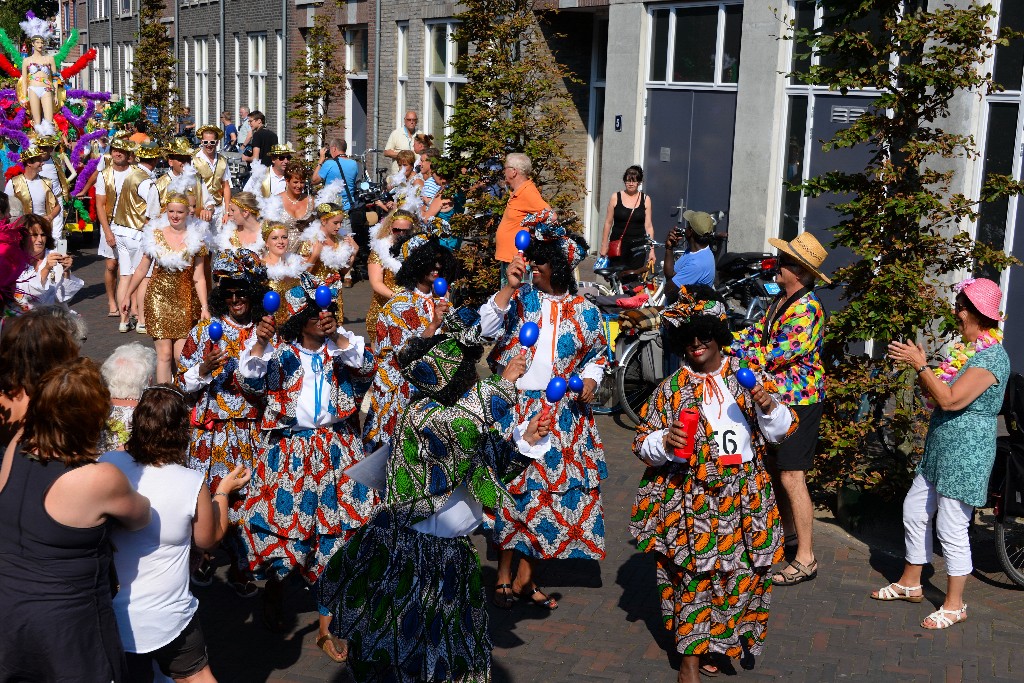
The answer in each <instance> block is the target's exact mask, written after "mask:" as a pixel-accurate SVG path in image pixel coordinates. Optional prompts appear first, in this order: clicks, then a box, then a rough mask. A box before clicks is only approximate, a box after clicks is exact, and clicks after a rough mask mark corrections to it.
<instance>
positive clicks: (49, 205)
mask: <svg viewBox="0 0 1024 683" xmlns="http://www.w3.org/2000/svg"><path fill="white" fill-rule="evenodd" d="M43 156H44V154H43V151H42V150H41V149H39V148H38V147H35V146H32V147H29V148H28V149H25V150H22V152H21V165H22V167H23V170H22V172H21V173H19V174H18V175H16V176H12V177H11V179H10V180H8V181H7V186H6V187H5V188H4V192H5V193H6V194H7V196H8V197H10V198H11V208H10V211H11V216H12V217H16V216H23V215H25V214H27V213H34V214H36V215H39V216H44V217H45V218H46V220H48V221H53V219H55V218H56V217H57V216H58V215H59V214H60V212H61V211H62V207H61V204H60V202H59V201H57V193H56V191H55V190H54V187H53V183H52V182H51V181H50V180H49V179H48V178H44V177H42V175H40V171H41V170H42V168H43Z"/></svg>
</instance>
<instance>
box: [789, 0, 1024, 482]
mask: <svg viewBox="0 0 1024 683" xmlns="http://www.w3.org/2000/svg"><path fill="white" fill-rule="evenodd" d="M817 4H818V5H819V6H823V7H824V20H823V22H822V26H821V27H820V28H817V29H813V28H799V29H798V28H796V27H795V25H794V24H793V23H792V22H790V23H789V30H788V32H787V33H788V35H787V36H786V37H787V38H789V39H792V40H795V41H796V43H797V45H796V47H795V49H796V50H797V52H798V53H799V52H804V53H808V54H809V53H812V52H813V53H817V54H818V55H820V57H821V59H820V64H819V65H816V66H812V67H810V68H809V70H808V71H807V72H806V73H800V74H791V75H792V76H796V77H799V78H800V79H801V80H803V81H804V82H806V83H808V84H811V85H817V86H827V87H828V88H829V89H831V90H834V91H839V92H840V93H842V94H846V93H847V92H850V91H855V90H863V89H874V90H877V91H878V93H879V94H878V96H877V97H876V98H875V99H874V102H873V106H871V107H870V108H869V110H868V112H867V113H866V114H865V115H863V116H861V117H860V118H858V119H857V120H856V121H855V122H854V123H852V124H851V125H850V126H849V127H847V128H845V129H842V130H840V131H838V132H837V133H836V134H835V135H834V136H833V138H832V139H831V140H828V141H825V142H824V143H823V147H824V149H825V150H830V149H836V148H851V147H860V148H863V149H866V150H869V152H870V158H869V161H868V162H867V164H866V166H865V167H864V169H863V170H862V171H859V172H856V173H842V172H829V173H825V174H823V175H821V176H818V177H815V178H811V179H809V180H807V181H805V182H804V183H803V184H802V185H800V186H799V189H800V190H802V191H803V192H804V193H806V194H807V195H809V196H811V197H819V196H822V195H830V196H832V197H838V198H839V199H836V200H835V202H834V203H833V204H832V205H831V206H832V208H834V209H835V210H836V212H837V213H838V214H839V215H840V217H841V220H840V221H839V222H838V224H837V225H835V226H833V227H832V235H833V242H832V246H833V247H837V246H843V247H847V248H849V249H850V250H851V251H852V252H853V253H854V255H855V257H856V260H855V262H854V263H852V264H851V265H849V266H846V267H843V268H841V269H839V270H838V271H837V272H836V274H835V276H834V278H835V280H836V281H837V282H841V283H843V284H844V285H845V288H844V290H843V299H844V307H843V308H842V309H841V310H838V311H836V312H834V313H833V314H832V316H831V318H830V320H829V325H828V327H827V331H826V335H825V347H824V359H825V363H826V371H827V373H828V380H829V381H828V395H829V398H828V401H827V403H826V408H825V416H824V418H823V422H822V428H821V439H820V444H819V456H820V457H819V463H821V464H820V466H819V468H818V471H817V474H816V482H817V484H818V485H819V486H821V487H823V488H825V489H826V490H833V491H834V490H835V489H836V488H838V487H840V486H842V485H844V484H851V483H852V484H854V485H858V486H860V487H863V488H864V489H874V490H875V491H876V492H878V493H880V494H881V495H883V497H891V496H893V495H897V494H899V493H902V492H903V491H905V490H906V488H907V486H908V485H909V481H910V478H911V476H912V472H913V467H914V466H915V464H916V462H917V459H918V458H919V456H920V452H921V449H922V445H923V438H922V437H923V434H924V433H925V431H926V426H927V423H926V420H927V414H926V412H925V410H924V408H923V407H922V405H921V401H920V398H919V396H917V395H916V392H915V389H914V387H915V381H916V374H915V373H914V371H913V370H907V371H900V370H899V369H898V368H896V367H895V366H893V364H892V363H891V362H890V361H888V360H886V359H885V358H878V357H874V358H872V357H868V356H867V355H865V354H863V353H860V354H855V353H851V351H852V349H853V348H855V345H857V344H858V343H859V342H866V341H868V340H874V341H875V347H876V348H881V349H882V350H883V351H884V348H885V345H886V344H887V343H888V341H889V340H893V339H912V340H913V339H920V340H923V341H925V342H926V343H927V344H928V345H929V346H930V348H932V349H935V350H937V349H939V348H940V347H941V343H942V342H943V341H944V340H947V339H948V337H949V335H950V333H951V332H952V327H951V324H950V323H951V320H952V318H951V315H952V312H951V310H950V306H949V301H950V299H951V296H950V286H949V284H950V283H951V282H952V281H954V280H957V279H959V278H960V277H962V275H963V273H965V272H971V271H975V270H982V269H991V270H994V271H995V272H998V271H1000V270H1002V269H1004V268H1006V267H1008V266H1009V265H1010V264H1011V263H1012V262H1013V259H1012V258H1011V257H1009V256H1007V255H1006V254H1005V253H1004V252H1003V245H1002V244H986V243H984V242H980V241H975V240H973V239H972V238H971V236H970V234H969V233H968V232H967V228H968V226H969V225H970V224H971V223H972V222H974V221H975V220H976V219H977V218H978V210H979V206H980V204H981V203H982V202H987V201H993V200H995V199H998V198H1001V197H1005V196H1007V195H1008V194H1016V193H1019V192H1020V191H1021V189H1022V187H1021V184H1020V183H1017V182H1014V181H1013V180H1012V179H1010V178H1008V177H1005V176H989V177H987V178H985V180H984V186H983V188H982V189H981V192H980V198H981V199H977V198H971V197H968V196H966V195H965V194H963V193H961V192H954V191H953V188H954V181H955V180H962V179H959V178H955V177H954V171H953V170H950V169H951V168H952V164H951V163H950V162H949V161H948V160H952V159H956V158H965V157H966V158H972V159H973V158H977V157H978V150H977V147H976V142H975V140H974V139H973V137H972V136H970V135H967V134H963V133H959V132H953V131H948V130H944V129H943V128H942V126H943V125H944V120H945V119H946V117H947V116H948V115H949V113H950V104H951V102H952V101H953V100H954V98H955V97H957V96H958V95H966V96H977V95H978V94H979V93H984V92H993V91H996V90H998V89H999V87H998V86H997V85H996V84H994V83H993V81H992V78H991V75H990V74H988V73H983V72H982V71H981V70H980V68H979V67H980V65H981V64H982V63H984V62H985V60H986V59H987V58H988V57H989V56H991V54H992V52H993V50H994V48H995V46H997V45H1006V44H1007V42H1008V40H1010V39H1014V38H1016V37H1017V36H1016V35H1015V34H1013V33H1012V32H1009V31H1005V32H1004V33H1003V34H1002V35H1001V36H997V35H995V34H994V33H993V31H992V29H991V28H990V23H991V19H992V17H993V16H994V13H993V10H992V7H991V5H978V4H973V3H972V4H971V5H970V6H968V7H966V8H964V9H958V8H954V7H952V6H945V7H942V8H939V9H935V10H932V11H928V9H927V4H928V3H927V2H926V0H817ZM875 355H876V356H878V355H879V354H875ZM865 397H867V400H865ZM868 404H870V405H883V406H887V410H885V411H884V412H883V411H878V412H877V413H876V411H871V410H865V409H864V408H865V407H866V406H867V405H868ZM878 434H885V435H887V437H886V438H887V440H888V441H890V443H893V444H896V445H897V446H898V447H897V448H896V455H895V460H892V459H891V458H887V457H882V456H879V455H878V451H879V449H873V448H872V447H871V445H872V444H871V441H872V438H873V437H874V436H876V435H878ZM883 453H884V451H883Z"/></svg>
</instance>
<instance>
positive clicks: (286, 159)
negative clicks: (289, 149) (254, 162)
mask: <svg viewBox="0 0 1024 683" xmlns="http://www.w3.org/2000/svg"><path fill="white" fill-rule="evenodd" d="M277 158H278V159H280V160H281V161H291V160H292V158H291V157H290V156H283V157H277Z"/></svg>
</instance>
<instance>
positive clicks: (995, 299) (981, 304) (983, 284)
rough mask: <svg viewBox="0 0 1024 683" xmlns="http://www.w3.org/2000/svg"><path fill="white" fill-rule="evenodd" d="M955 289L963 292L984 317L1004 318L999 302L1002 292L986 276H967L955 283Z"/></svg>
mask: <svg viewBox="0 0 1024 683" xmlns="http://www.w3.org/2000/svg"><path fill="white" fill-rule="evenodd" d="M955 289H956V291H958V292H963V294H964V296H966V297H967V298H968V299H970V301H971V303H972V304H974V307H975V308H976V309H978V313H981V314H982V315H983V316H985V317H986V318H991V319H992V320H1005V319H1006V318H1005V316H1004V315H1003V313H1002V311H1000V310H999V304H1000V303H1001V302H1002V300H1003V293H1002V291H1001V290H1000V289H999V285H997V284H996V283H995V282H992V280H989V279H988V278H983V277H979V278H973V277H969V278H967V279H966V280H964V281H963V282H961V283H960V284H958V285H956V287H955Z"/></svg>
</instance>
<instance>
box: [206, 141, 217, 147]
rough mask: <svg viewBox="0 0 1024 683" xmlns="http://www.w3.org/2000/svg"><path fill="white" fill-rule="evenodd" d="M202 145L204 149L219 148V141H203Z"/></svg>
mask: <svg viewBox="0 0 1024 683" xmlns="http://www.w3.org/2000/svg"><path fill="white" fill-rule="evenodd" d="M202 145H203V147H216V146H217V141H216V140H203V142H202Z"/></svg>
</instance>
